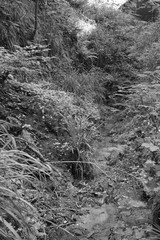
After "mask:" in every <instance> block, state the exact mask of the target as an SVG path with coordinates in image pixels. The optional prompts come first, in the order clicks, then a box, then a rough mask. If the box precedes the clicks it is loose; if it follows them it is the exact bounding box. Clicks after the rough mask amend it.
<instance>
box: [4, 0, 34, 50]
mask: <svg viewBox="0 0 160 240" xmlns="http://www.w3.org/2000/svg"><path fill="white" fill-rule="evenodd" d="M32 9H34V3H33V2H32V1H30V0H29V1H27V0H21V1H8V0H5V1H2V0H1V1H0V16H1V24H0V46H4V47H6V48H9V49H14V45H15V44H17V45H18V44H20V45H21V46H24V45H26V43H27V39H28V38H29V35H30V34H31V33H32V31H33V23H34V14H33V12H34V11H32Z"/></svg>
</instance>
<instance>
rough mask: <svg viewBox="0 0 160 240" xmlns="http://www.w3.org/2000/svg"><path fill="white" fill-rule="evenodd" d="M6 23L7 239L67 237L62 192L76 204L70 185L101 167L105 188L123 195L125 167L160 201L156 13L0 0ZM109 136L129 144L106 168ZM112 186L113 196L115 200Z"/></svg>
mask: <svg viewBox="0 0 160 240" xmlns="http://www.w3.org/2000/svg"><path fill="white" fill-rule="evenodd" d="M0 20H1V21H0V72H1V74H0V102H1V105H0V209H1V211H0V238H2V239H5V240H6V239H7V240H11V239H14V240H17V239H18V240H22V239H34V240H38V239H46V236H49V232H50V230H51V228H52V227H58V229H61V230H62V231H66V232H65V233H68V230H67V228H66V229H65V228H63V226H66V225H67V224H66V225H65V223H66V222H65V221H66V220H64V219H63V209H64V208H67V207H66V205H65V204H66V203H64V202H63V200H62V198H63V195H65V194H68V195H67V197H68V198H69V197H73V198H72V200H73V204H74V198H75V195H76V194H75V191H76V190H75V187H74V186H73V185H72V183H73V182H74V181H75V182H76V180H79V181H80V180H90V181H91V179H92V180H93V179H94V177H95V176H96V169H98V171H100V172H101V173H102V174H105V177H106V178H107V182H108V186H107V191H110V190H109V188H110V186H111V187H112V188H115V189H116V190H117V191H118V190H119V185H118V184H119V182H121V181H122V180H123V181H124V177H122V178H121V181H120V180H119V178H120V177H121V174H122V173H125V174H126V175H127V177H128V178H129V181H130V182H132V184H133V185H134V188H136V189H137V188H138V187H137V186H138V185H140V186H141V192H143V194H145V197H146V198H147V199H150V200H151V199H154V200H153V202H154V204H155V205H156V204H157V203H155V202H156V201H157V202H158V201H159V199H158V200H157V195H158V193H159V189H158V187H157V184H158V181H159V166H158V164H159V156H160V155H159V144H160V141H159V126H160V123H159V109H160V107H159V101H160V99H159V88H160V86H159V76H160V67H159V64H160V54H159V52H160V49H159V42H160V34H159V25H160V21H159V19H158V20H157V21H156V22H150V23H147V22H143V21H140V20H137V19H136V18H135V17H133V16H131V15H130V14H125V13H123V12H121V11H117V10H113V9H110V8H107V7H104V6H101V7H97V8H96V7H94V5H93V6H90V5H88V4H87V3H85V2H84V1H77V2H75V1H74V0H73V1H66V0H62V1H59V0H55V1H50V0H48V1H44V0H39V1H38V0H36V1H32V0H19V1H18V0H16V1H11V0H5V1H4V0H3V1H2V0H0ZM85 24H86V25H87V26H90V27H91V28H90V31H89V30H86V31H82V29H81V25H83V28H84V29H85ZM104 133H106V134H107V135H108V136H109V137H110V140H112V141H111V142H112V144H113V143H114V144H121V145H125V150H124V151H123V152H122V153H121V152H120V153H118V154H117V153H116V154H115V153H114V154H113V155H114V156H112V155H111V156H110V157H105V161H106V163H105V165H107V164H108V165H109V166H108V165H107V166H108V168H109V169H110V170H109V171H108V170H106V169H105V170H104V169H103V167H99V163H98V162H97V161H95V160H96V159H95V158H96V157H95V156H96V154H95V145H98V142H100V141H102V140H103V138H105V137H106V136H105V134H104ZM96 147H97V146H96ZM113 147H114V146H113ZM102 150H103V149H102ZM117 161H118V162H117ZM108 162H109V163H108ZM112 164H113V165H115V167H113V165H112ZM107 171H108V172H107ZM115 172H116V174H117V176H115ZM117 172H118V173H117ZM130 178H131V180H130ZM68 179H73V180H72V183H71V181H70V185H68ZM133 179H134V180H133ZM105 181H106V180H105ZM110 181H111V183H110ZM115 182H117V185H116V183H115ZM133 182H134V183H133ZM150 182H152V184H151V183H150ZM99 184H100V183H99ZM113 185H114V186H113ZM68 186H69V188H68ZM135 186H136V187H135ZM96 187H97V189H98V188H99V187H98V186H96ZM84 188H87V186H86V185H85V187H84ZM66 189H67V190H68V193H67V191H66ZM115 189H113V191H111V193H110V196H108V199H109V200H106V201H111V198H115V199H117V196H116V197H115V196H114V197H113V195H114V194H115V192H114V191H115ZM134 190H135V189H134ZM85 191H91V189H89V190H88V189H87V190H85ZM97 191H98V190H95V196H97V194H98V193H97ZM102 191H103V194H104V192H105V191H106V190H105V189H104V188H103V190H102ZM82 192H83V190H82ZM91 192H92V191H91ZM78 193H80V192H78ZM92 193H93V192H92ZM116 194H117V193H116ZM86 196H87V197H88V195H86ZM155 196H156V197H155ZM87 197H86V198H87ZM88 198H89V199H90V196H89V197H88ZM77 199H78V200H77V201H79V205H81V199H80V198H77ZM115 199H114V201H115ZM120 200H121V199H119V200H118V201H120ZM86 201H87V200H86ZM103 201H104V200H103ZM114 201H111V202H114ZM89 204H90V203H89ZM118 204H119V203H118ZM149 204H150V202H149V201H148V205H149ZM154 204H153V205H154ZM90 205H91V204H90ZM137 205H138V203H137ZM67 206H68V205H67ZM158 206H159V205H158ZM74 207H75V209H77V203H76V204H75V206H74ZM74 207H73V206H69V209H72V211H75V209H73V208H74ZM154 209H159V208H157V207H156V208H154ZM67 211H68V210H67ZM156 211H157V210H154V211H153V212H154V214H153V218H154V219H153V220H154V221H153V222H154V225H155V226H156V227H155V229H156V230H155V232H156V233H158V235H159V227H158V223H159V220H158V219H159V215H156V214H155V213H156ZM69 219H71V220H70V222H69V225H70V224H74V223H75V222H74V219H73V218H72V217H69ZM88 221H89V220H88ZM67 223H68V222H67ZM52 234H53V233H52ZM69 234H70V235H69V236H70V238H71V239H72V237H73V235H72V234H71V233H69ZM89 234H91V232H90V233H89ZM88 236H89V237H90V236H92V234H91V235H88ZM52 237H53V236H52ZM89 237H88V238H89ZM55 239H57V236H55ZM139 239H140V238H139Z"/></svg>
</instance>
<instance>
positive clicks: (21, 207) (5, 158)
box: [0, 121, 52, 240]
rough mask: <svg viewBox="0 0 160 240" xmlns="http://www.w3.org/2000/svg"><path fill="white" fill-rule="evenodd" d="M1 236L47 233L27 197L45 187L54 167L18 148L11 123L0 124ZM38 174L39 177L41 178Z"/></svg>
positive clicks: (34, 235) (6, 237)
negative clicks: (40, 224)
mask: <svg viewBox="0 0 160 240" xmlns="http://www.w3.org/2000/svg"><path fill="white" fill-rule="evenodd" d="M0 145H1V147H0V238H1V239H7V240H10V239H15V240H17V239H18V240H22V239H28V240H31V239H32V240H33V239H37V236H38V235H39V234H41V235H42V236H44V235H45V233H44V232H41V233H39V230H40V231H42V229H41V227H39V228H38V229H37V225H36V224H37V222H39V223H40V222H41V220H40V215H39V213H38V211H37V209H36V208H35V207H34V206H33V205H32V204H31V203H30V200H29V199H27V195H26V194H27V190H32V189H37V191H38V190H40V189H42V187H43V179H44V175H45V176H50V178H52V177H51V175H52V168H51V167H50V166H49V165H47V164H45V163H41V162H40V160H39V159H35V158H33V157H32V156H30V155H29V154H27V153H25V152H23V151H20V150H18V149H17V147H16V139H15V138H14V137H13V136H11V135H10V134H9V133H8V130H7V122H5V121H1V123H0ZM37 176H38V177H37Z"/></svg>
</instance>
